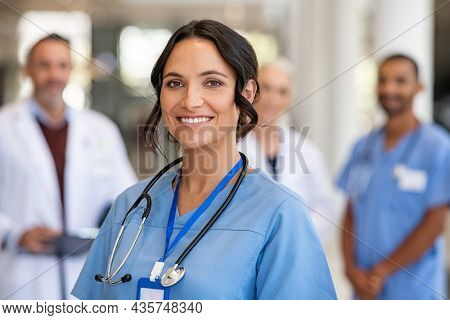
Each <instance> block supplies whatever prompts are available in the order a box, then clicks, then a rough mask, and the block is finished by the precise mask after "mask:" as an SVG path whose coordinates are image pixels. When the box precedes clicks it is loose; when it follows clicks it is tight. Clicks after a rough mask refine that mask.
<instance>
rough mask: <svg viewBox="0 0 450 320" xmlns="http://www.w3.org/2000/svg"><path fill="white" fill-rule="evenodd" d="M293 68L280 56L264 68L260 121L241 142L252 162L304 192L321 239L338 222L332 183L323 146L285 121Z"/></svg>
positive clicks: (326, 236) (292, 91)
mask: <svg viewBox="0 0 450 320" xmlns="http://www.w3.org/2000/svg"><path fill="white" fill-rule="evenodd" d="M295 78H296V75H295V67H294V66H293V64H292V63H291V62H290V61H289V60H287V59H285V58H279V59H277V60H275V61H272V62H270V63H268V64H266V65H264V66H263V67H262V68H261V69H260V73H259V77H258V81H259V84H260V89H261V97H260V100H259V101H258V102H257V103H256V104H255V108H256V111H257V112H258V116H259V125H258V127H256V128H255V129H254V130H253V131H252V132H251V133H250V134H249V135H248V136H247V137H246V139H245V140H244V141H243V142H242V143H241V144H240V148H241V149H242V150H243V151H244V152H245V153H246V154H247V156H248V158H249V161H250V164H251V165H252V166H253V167H255V168H260V169H262V170H264V171H266V172H267V173H269V174H270V175H271V176H272V177H273V178H274V179H275V180H277V181H279V182H281V183H283V184H285V185H286V186H288V187H289V188H291V189H292V190H293V191H295V192H297V193H298V194H300V195H301V196H302V197H303V199H304V202H305V205H306V206H307V207H308V208H309V209H310V210H309V211H310V213H311V218H312V220H313V222H314V224H315V226H316V229H317V230H318V233H319V236H320V238H321V240H322V243H323V244H325V242H326V241H328V240H329V237H330V234H331V233H332V231H333V223H336V220H337V217H336V216H335V215H336V213H337V208H336V207H335V202H334V200H333V199H334V194H333V189H332V182H331V179H330V177H329V175H328V172H327V167H326V164H325V161H324V157H323V155H322V152H321V151H320V149H319V148H318V147H317V146H316V145H315V144H314V143H313V142H312V141H311V140H310V139H308V138H307V137H306V136H305V135H302V134H300V133H299V132H297V131H296V130H295V129H294V128H293V127H289V126H288V125H287V124H286V116H285V115H284V113H285V112H286V111H287V110H288V108H289V107H290V106H291V105H292V103H293V98H294V83H295Z"/></svg>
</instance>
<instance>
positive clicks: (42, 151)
mask: <svg viewBox="0 0 450 320" xmlns="http://www.w3.org/2000/svg"><path fill="white" fill-rule="evenodd" d="M25 104H26V102H22V105H21V106H20V112H19V117H18V118H17V121H16V123H15V130H16V134H17V137H18V138H19V141H20V142H19V143H21V144H22V146H23V150H24V156H26V157H27V158H28V159H29V162H30V166H32V168H33V171H34V175H35V177H34V179H37V182H38V183H37V184H36V185H38V186H40V187H39V188H40V190H36V195H39V196H41V197H43V199H38V200H39V201H41V202H42V205H43V206H45V207H44V208H42V210H39V211H37V212H35V214H37V215H39V217H36V220H37V221H39V222H40V223H43V224H45V225H47V226H49V227H53V228H61V219H60V218H59V212H61V200H60V197H59V187H58V179H57V175H56V169H55V165H54V161H53V158H52V155H51V153H50V149H49V147H48V144H47V141H46V140H45V137H44V135H43V133H42V130H41V128H40V127H39V124H38V123H37V121H36V120H35V118H34V116H33V115H32V114H31V112H30V111H29V109H28V108H27V106H26V105H25Z"/></svg>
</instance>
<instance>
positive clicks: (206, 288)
mask: <svg viewBox="0 0 450 320" xmlns="http://www.w3.org/2000/svg"><path fill="white" fill-rule="evenodd" d="M257 70H258V65H257V60H256V56H255V53H254V51H253V48H252V47H251V46H250V44H249V43H248V42H247V41H246V40H245V39H244V38H243V37H242V36H240V35H239V34H238V33H236V32H235V31H233V30H232V29H230V28H228V27H226V26H224V25H223V24H220V23H218V22H215V21H210V20H202V21H193V22H191V23H189V24H188V25H186V26H183V27H182V28H180V29H179V30H178V31H176V32H175V33H174V35H173V36H172V38H171V39H170V40H169V42H168V44H167V46H166V48H165V49H164V51H163V53H162V55H161V57H160V58H159V60H158V61H157V63H156V65H155V68H154V69H153V72H152V84H153V87H154V88H155V91H156V94H157V98H158V100H157V102H156V104H155V106H154V109H153V111H152V114H151V115H150V118H149V121H148V123H147V126H148V127H147V129H148V132H149V134H150V136H149V137H150V141H151V145H152V146H153V147H154V148H156V141H157V139H158V137H157V132H158V130H157V125H158V124H159V122H160V120H161V119H162V120H163V124H164V127H165V128H166V129H167V130H168V132H169V133H170V135H171V136H172V137H173V138H175V139H176V141H177V143H179V145H180V147H181V151H182V155H183V161H182V164H181V170H179V169H178V168H174V169H171V170H169V171H168V172H167V173H165V174H164V175H163V176H162V177H161V178H160V179H159V180H158V181H157V182H156V184H155V185H154V186H153V188H152V189H151V190H150V191H149V194H150V196H151V198H152V209H151V212H150V215H149V217H148V220H147V221H146V222H145V224H144V226H143V231H142V233H141V236H140V237H139V239H138V241H137V242H136V245H135V248H134V250H133V251H132V252H131V254H130V255H129V257H128V259H126V262H125V263H124V265H123V268H122V269H121V271H120V272H119V273H118V274H117V276H116V278H117V279H115V280H118V279H120V277H122V275H123V274H129V275H130V277H131V279H130V278H128V279H127V281H126V282H124V283H121V284H117V285H111V284H109V283H107V282H99V281H95V277H96V275H97V274H100V275H101V274H103V275H104V274H105V270H106V269H107V266H108V258H109V255H110V253H111V251H112V248H113V245H114V242H115V239H116V237H117V234H118V232H119V229H120V226H121V222H122V219H123V217H124V215H125V213H126V212H127V210H128V209H129V208H130V207H131V205H132V204H133V203H134V201H135V200H136V198H138V196H139V195H140V193H141V192H142V190H143V189H144V187H145V186H146V185H147V183H148V181H143V182H141V183H138V184H137V185H135V186H133V187H131V188H129V189H128V190H126V191H125V192H124V193H122V194H121V195H120V196H119V197H118V198H117V199H116V201H115V203H114V204H113V206H112V208H111V211H110V212H109V215H108V217H107V219H106V220H105V222H104V224H103V226H102V228H101V230H100V232H99V235H98V237H97V239H96V240H95V242H94V244H93V246H92V248H91V251H90V253H89V256H88V258H87V261H86V263H85V266H84V268H83V270H82V272H81V274H80V277H79V279H78V281H77V284H76V286H75V288H74V289H73V292H72V294H73V295H74V296H76V297H78V298H80V299H136V298H141V299H144V298H152V299H155V298H163V297H164V298H165V299H335V298H336V293H335V290H334V286H333V282H332V279H331V276H330V272H329V269H328V265H327V261H326V258H325V255H324V252H323V250H322V247H321V245H320V242H319V240H318V238H317V235H316V232H315V231H314V229H313V227H312V224H311V221H310V219H309V218H308V215H307V211H306V209H305V206H304V205H303V203H302V200H301V199H300V198H299V197H298V196H297V195H296V194H295V193H293V192H292V191H290V190H289V189H287V188H285V187H283V186H282V185H280V184H278V183H277V182H274V181H273V180H272V179H271V178H270V177H268V176H267V175H266V174H264V173H262V172H260V171H258V170H251V169H249V170H248V172H247V174H246V176H245V177H244V178H243V180H242V183H241V185H240V186H239V189H238V190H237V192H236V194H235V196H234V198H232V201H231V202H230V203H229V204H228V206H227V207H226V209H225V211H223V213H222V214H221V215H220V217H219V219H218V220H217V221H216V222H215V223H214V224H213V225H212V227H211V228H210V229H209V230H208V231H207V232H206V234H205V235H204V237H203V238H201V240H200V241H199V242H198V243H197V244H196V245H195V246H194V247H193V249H192V250H191V251H190V252H189V254H188V255H187V256H186V258H185V259H184V260H183V262H182V266H183V267H184V270H185V275H184V277H183V278H182V279H181V280H180V281H179V282H178V283H176V284H174V285H173V286H171V287H168V288H164V287H162V286H161V275H163V274H165V273H166V272H167V269H168V268H170V267H172V266H173V265H174V264H175V261H176V260H177V259H178V257H179V256H180V255H181V254H182V252H183V251H184V250H185V249H186V248H187V247H188V246H189V244H190V243H191V242H192V240H193V239H194V238H195V237H196V236H197V235H198V234H199V233H200V232H201V230H202V229H203V228H204V227H205V225H206V224H207V223H208V221H209V220H210V219H211V217H212V216H213V215H214V213H215V212H216V211H217V210H218V209H219V207H221V206H222V204H223V203H224V201H225V199H226V198H227V197H228V195H229V193H230V191H231V189H232V188H233V186H234V184H235V182H236V180H237V177H238V175H239V172H240V171H241V165H242V160H241V157H240V155H239V152H238V150H237V146H236V142H237V140H238V139H240V138H242V137H243V136H244V135H245V134H246V133H248V132H249V131H250V130H251V129H252V128H253V127H254V126H255V125H256V123H257V115H256V113H255V111H254V109H253V106H252V104H251V103H252V102H253V100H254V98H255V97H256V96H257V95H258V84H257V81H256V79H257ZM224 177H225V178H224ZM144 207H145V203H144V202H143V203H142V204H140V205H139V206H138V207H137V208H136V209H135V210H134V211H132V212H131V214H130V218H129V219H128V221H127V223H126V226H127V228H126V229H125V232H124V236H123V238H122V241H121V242H120V245H119V246H118V248H117V254H116V258H115V259H114V261H113V263H112V267H111V270H116V268H117V266H118V265H119V264H120V263H121V261H122V258H123V257H124V256H125V255H126V253H127V251H128V249H129V248H130V245H131V244H132V240H133V237H134V236H135V233H136V231H137V229H138V225H139V223H140V221H141V215H142V211H143V210H144ZM158 261H159V264H158V263H157V262H158ZM155 265H156V266H158V265H159V266H161V269H162V270H157V269H158V267H155ZM152 271H153V272H152ZM157 271H160V272H157ZM153 273H154V274H153ZM151 274H152V276H151ZM155 275H156V276H155ZM158 275H159V277H158ZM99 277H100V278H101V276H99ZM150 277H151V278H152V279H149V278H150Z"/></svg>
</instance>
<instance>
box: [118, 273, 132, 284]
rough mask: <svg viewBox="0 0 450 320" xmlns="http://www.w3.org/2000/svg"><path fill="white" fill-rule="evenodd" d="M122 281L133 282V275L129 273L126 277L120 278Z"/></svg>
mask: <svg viewBox="0 0 450 320" xmlns="http://www.w3.org/2000/svg"><path fill="white" fill-rule="evenodd" d="M120 280H122V283H125V282H128V281H131V274H129V273H127V274H126V275H124V276H123V277H122V278H120Z"/></svg>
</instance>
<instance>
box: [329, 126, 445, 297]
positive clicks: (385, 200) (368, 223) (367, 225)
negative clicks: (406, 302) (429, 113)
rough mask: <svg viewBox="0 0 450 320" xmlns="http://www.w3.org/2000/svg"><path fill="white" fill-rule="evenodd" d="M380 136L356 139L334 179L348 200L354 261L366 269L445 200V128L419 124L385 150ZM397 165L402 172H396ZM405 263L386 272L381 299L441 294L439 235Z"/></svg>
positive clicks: (442, 275)
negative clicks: (352, 217) (348, 157)
mask: <svg viewBox="0 0 450 320" xmlns="http://www.w3.org/2000/svg"><path fill="white" fill-rule="evenodd" d="M384 140H385V136H384V130H378V131H375V132H372V133H370V134H369V135H367V136H366V137H364V138H362V139H361V140H359V141H358V142H357V143H356V145H355V146H354V148H353V151H352V154H351V156H350V160H349V161H348V163H347V164H346V166H345V167H344V170H343V171H342V173H341V175H340V177H339V179H338V182H337V184H338V186H339V187H340V188H341V189H342V190H344V191H345V192H346V193H347V194H348V195H349V197H350V201H351V202H352V205H353V214H354V230H353V231H354V233H355V236H356V238H357V239H355V255H356V257H355V258H356V263H357V265H358V266H360V267H362V268H364V269H367V270H370V269H371V268H372V267H374V266H375V265H376V264H377V263H379V262H380V261H382V260H384V259H385V257H388V256H389V255H391V254H392V253H393V252H394V251H395V249H397V248H398V247H399V246H400V245H401V244H402V243H403V242H404V241H405V240H406V238H407V237H408V235H409V234H410V233H411V232H412V231H413V230H414V229H415V228H416V227H417V226H418V224H420V222H421V221H422V219H423V218H424V215H425V213H426V212H427V210H428V209H430V208H433V207H437V206H441V205H446V204H447V205H448V204H449V200H450V198H449V197H450V140H449V135H448V133H447V132H445V131H444V130H442V129H440V128H439V127H437V126H436V125H433V124H421V125H420V126H419V127H418V128H417V129H416V130H415V131H413V132H411V133H409V134H408V135H406V136H405V137H403V138H402V139H401V141H400V142H399V143H398V144H397V145H396V146H395V147H394V148H393V149H391V150H389V151H386V150H384ZM396 165H402V167H403V168H406V170H404V171H407V173H406V174H405V173H403V174H402V175H398V171H397V174H395V173H394V172H396V171H395V167H396ZM398 167H399V166H397V168H398ZM400 179H403V181H402V182H401V181H400ZM405 179H406V180H405ZM411 182H412V185H411ZM405 269H406V271H404V270H399V271H397V272H396V273H394V274H393V275H391V276H390V277H389V278H388V280H387V282H386V284H385V287H384V289H383V290H382V292H381V294H380V296H379V298H380V299H442V298H443V297H445V296H446V294H447V289H446V275H445V260H444V242H443V237H442V236H440V237H439V238H438V239H437V240H436V242H435V243H434V244H433V246H432V247H431V248H430V249H429V250H428V251H427V252H426V253H425V254H424V255H423V256H422V257H421V258H420V259H419V260H418V261H416V262H415V263H412V264H410V265H408V266H407V267H406V268H405Z"/></svg>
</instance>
